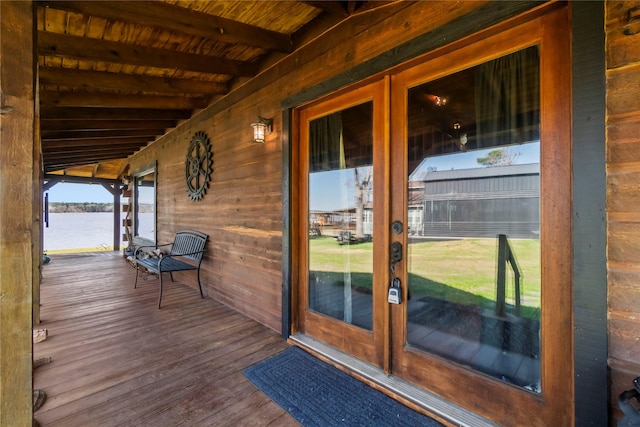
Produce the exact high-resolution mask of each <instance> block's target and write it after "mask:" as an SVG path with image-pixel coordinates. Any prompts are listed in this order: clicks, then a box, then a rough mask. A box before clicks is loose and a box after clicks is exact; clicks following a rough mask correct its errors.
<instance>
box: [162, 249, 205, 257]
mask: <svg viewBox="0 0 640 427" xmlns="http://www.w3.org/2000/svg"><path fill="white" fill-rule="evenodd" d="M203 253H204V249H203V250H201V251H196V252H188V253H184V254H168V255H165V256H164V257H163V258H171V257H177V256H189V255H197V254H203Z"/></svg>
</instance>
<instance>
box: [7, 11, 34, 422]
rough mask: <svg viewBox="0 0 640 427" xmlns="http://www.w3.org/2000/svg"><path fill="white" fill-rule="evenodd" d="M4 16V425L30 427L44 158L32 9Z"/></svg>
mask: <svg viewBox="0 0 640 427" xmlns="http://www.w3.org/2000/svg"><path fill="white" fill-rule="evenodd" d="M0 17H1V18H0V19H1V21H0V57H1V58H2V61H1V62H0V126H1V127H2V139H1V140H0V197H2V200H3V202H2V203H0V254H2V256H0V277H2V280H0V343H1V345H0V396H2V398H0V425H3V426H4V425H7V426H9V425H13V426H27V425H31V422H32V419H33V415H32V406H33V395H32V380H33V368H32V363H33V345H32V339H33V338H32V328H33V323H32V322H33V320H32V308H33V288H34V275H35V274H34V272H35V271H37V268H36V266H37V265H39V263H40V260H34V254H35V253H36V249H35V248H34V246H33V245H39V241H40V231H39V228H38V226H37V221H34V218H36V217H39V215H37V213H36V210H35V209H36V208H35V207H36V204H37V203H36V201H35V198H36V190H37V189H38V188H39V187H38V183H36V182H34V177H36V176H38V174H39V171H38V170H36V169H35V167H36V165H39V162H38V161H37V160H38V156H39V153H37V151H38V150H37V148H34V147H37V146H35V145H34V141H35V135H34V129H35V118H36V106H35V104H36V103H35V97H36V93H35V91H36V87H37V85H36V84H35V69H36V68H35V67H36V62H35V50H34V41H35V37H34V34H35V28H34V25H35V20H34V13H33V4H32V2H30V1H2V2H0ZM38 197H40V196H39V195H38ZM34 242H35V243H34ZM37 251H39V249H37ZM40 256H41V255H40ZM36 280H37V277H36Z"/></svg>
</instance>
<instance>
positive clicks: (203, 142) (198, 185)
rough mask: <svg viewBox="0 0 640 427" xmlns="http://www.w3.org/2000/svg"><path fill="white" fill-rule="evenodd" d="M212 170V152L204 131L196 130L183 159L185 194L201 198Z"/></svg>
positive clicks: (192, 198) (196, 198) (193, 197)
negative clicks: (185, 157) (185, 183)
mask: <svg viewBox="0 0 640 427" xmlns="http://www.w3.org/2000/svg"><path fill="white" fill-rule="evenodd" d="M212 172H213V154H212V153H211V143H210V142H209V137H208V136H207V134H206V133H204V132H202V131H200V132H196V134H195V135H193V138H192V139H191V143H190V144H189V150H187V159H186V161H185V179H186V182H187V194H189V197H191V200H201V199H202V198H203V197H204V193H206V192H207V187H209V181H210V180H211V173H212Z"/></svg>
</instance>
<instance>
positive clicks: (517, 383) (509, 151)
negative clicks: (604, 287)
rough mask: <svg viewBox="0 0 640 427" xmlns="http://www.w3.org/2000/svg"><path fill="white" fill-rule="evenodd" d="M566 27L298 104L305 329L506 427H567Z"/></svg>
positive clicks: (551, 18) (534, 31) (548, 20)
mask: <svg viewBox="0 0 640 427" xmlns="http://www.w3.org/2000/svg"><path fill="white" fill-rule="evenodd" d="M567 25H568V24H567V11H566V10H560V11H557V12H554V13H551V14H549V15H546V16H543V17H541V18H538V19H535V20H531V21H529V22H527V23H525V24H523V25H520V26H518V27H514V28H512V29H509V30H507V31H504V32H502V33H500V34H498V35H493V36H490V37H486V38H483V39H482V40H480V41H477V42H475V43H473V44H467V45H465V46H462V47H460V48H458V49H456V50H449V52H448V53H445V54H442V55H440V56H432V57H430V58H429V59H427V60H424V61H423V62H422V63H419V64H417V65H414V66H412V67H407V68H404V69H403V70H401V71H398V72H390V73H389V75H388V76H386V77H384V78H381V79H380V80H379V81H377V82H375V83H372V84H368V85H366V86H362V87H360V88H358V89H354V90H352V91H345V92H343V93H340V94H337V95H334V96H332V97H330V98H328V99H326V100H322V101H318V102H316V103H314V104H312V105H309V106H307V107H304V108H301V109H300V110H299V114H298V123H299V130H300V133H299V142H300V144H299V157H298V158H299V164H300V166H299V168H300V169H299V175H298V176H299V177H300V180H299V191H298V195H299V197H298V213H299V221H300V223H299V227H298V229H299V230H300V233H299V239H298V245H297V249H298V253H299V257H298V263H299V265H298V268H299V271H300V272H301V274H300V275H299V277H298V281H299V283H298V292H299V294H298V305H297V315H298V322H297V325H296V326H297V330H298V331H299V332H302V333H304V334H307V335H310V336H312V337H314V338H316V339H318V340H320V341H323V342H325V343H327V344H329V345H331V346H334V347H336V348H338V349H340V350H341V351H344V352H347V353H349V354H352V355H354V356H356V357H358V358H360V359H362V360H364V361H366V362H369V363H371V364H373V365H375V366H378V367H380V368H381V369H383V370H384V371H385V372H387V373H390V374H392V375H394V376H398V377H400V378H403V379H405V380H408V381H410V382H412V383H414V384H416V385H418V386H419V387H422V388H425V389H427V390H429V391H431V392H434V393H436V394H437V395H439V396H441V397H442V398H444V399H446V400H449V401H452V402H455V403H457V404H459V405H460V406H462V407H465V408H467V409H469V410H470V411H472V412H475V413H478V414H480V415H482V416H485V417H487V418H489V419H491V420H493V421H495V422H497V423H499V424H501V425H529V424H530V425H568V424H570V423H571V419H572V412H573V409H572V406H571V405H572V404H571V402H572V395H573V388H572V366H573V364H572V330H571V318H572V317H571V169H570V160H571V156H570V137H571V135H570V125H569V124H570V122H571V120H570V106H571V101H570V82H569V78H568V76H570V69H569V65H570V64H569V58H570V54H569V44H568V41H567V37H566V29H567Z"/></svg>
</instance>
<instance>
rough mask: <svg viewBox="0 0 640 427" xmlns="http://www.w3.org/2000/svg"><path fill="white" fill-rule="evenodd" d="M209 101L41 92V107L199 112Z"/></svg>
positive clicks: (107, 94)
mask: <svg viewBox="0 0 640 427" xmlns="http://www.w3.org/2000/svg"><path fill="white" fill-rule="evenodd" d="M208 104H209V101H208V99H205V98H200V97H186V96H162V95H118V94H112V93H99V92H61V91H53V90H41V91H40V105H55V106H61V107H92V108H93V107H112V108H151V109H155V108H157V109H161V110H183V109H191V110H197V109H201V108H205V107H206V106H207V105H208Z"/></svg>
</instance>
